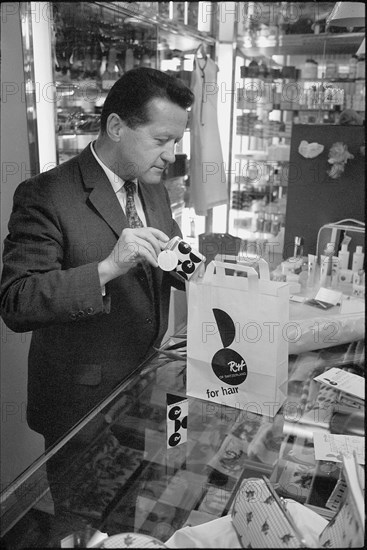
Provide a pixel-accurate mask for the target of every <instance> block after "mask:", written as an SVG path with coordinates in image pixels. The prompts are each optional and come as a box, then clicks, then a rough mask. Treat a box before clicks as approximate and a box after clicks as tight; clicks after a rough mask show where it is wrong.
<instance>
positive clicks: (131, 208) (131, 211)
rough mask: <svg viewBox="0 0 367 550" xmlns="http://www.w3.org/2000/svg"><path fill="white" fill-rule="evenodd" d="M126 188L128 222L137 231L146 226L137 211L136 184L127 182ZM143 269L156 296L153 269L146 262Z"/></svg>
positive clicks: (151, 290)
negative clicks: (138, 228)
mask: <svg viewBox="0 0 367 550" xmlns="http://www.w3.org/2000/svg"><path fill="white" fill-rule="evenodd" d="M124 188H125V191H126V217H127V221H128V222H129V226H130V227H131V228H132V229H135V228H137V227H144V224H143V222H142V221H141V219H140V218H139V215H138V213H137V211H136V206H135V198H134V196H135V190H136V186H135V183H134V182H133V181H129V180H128V181H125V183H124ZM141 267H142V268H143V269H144V272H145V275H146V277H147V280H148V285H149V289H150V292H151V293H152V296H154V283H153V275H152V268H151V266H150V265H149V264H148V262H146V261H143V262H142V264H141Z"/></svg>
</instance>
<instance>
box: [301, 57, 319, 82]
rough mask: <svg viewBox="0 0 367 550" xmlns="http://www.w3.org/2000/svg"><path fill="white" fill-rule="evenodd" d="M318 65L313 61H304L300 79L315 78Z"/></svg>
mask: <svg viewBox="0 0 367 550" xmlns="http://www.w3.org/2000/svg"><path fill="white" fill-rule="evenodd" d="M318 66H319V64H318V63H317V61H314V59H306V63H305V64H304V66H303V69H302V78H309V79H313V78H317V68H318Z"/></svg>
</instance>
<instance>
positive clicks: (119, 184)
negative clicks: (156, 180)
mask: <svg viewBox="0 0 367 550" xmlns="http://www.w3.org/2000/svg"><path fill="white" fill-rule="evenodd" d="M90 149H91V151H92V154H93V156H94V158H95V159H96V161H97V162H98V164H99V165H100V166H101V168H102V169H103V171H104V173H105V174H106V176H107V178H108V181H109V182H110V184H111V185H112V189H113V190H114V192H115V193H118V192H119V191H121V189H122V190H123V191H125V189H124V180H123V179H122V178H120V176H118V175H117V174H115V172H112V170H111V169H110V168H108V166H106V165H105V163H104V162H102V161H101V159H100V158H99V157H98V156H97V153H96V151H95V149H94V142H91V144H90ZM131 181H133V182H134V183H135V186H136V191H138V181H137V180H136V179H135V180H131Z"/></svg>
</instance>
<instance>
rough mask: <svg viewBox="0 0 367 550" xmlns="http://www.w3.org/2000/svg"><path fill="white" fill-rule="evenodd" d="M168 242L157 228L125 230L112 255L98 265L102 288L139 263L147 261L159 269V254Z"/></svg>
mask: <svg viewBox="0 0 367 550" xmlns="http://www.w3.org/2000/svg"><path fill="white" fill-rule="evenodd" d="M168 241H169V237H168V236H167V235H166V234H165V233H163V231H160V230H159V229H156V228H155V227H139V228H136V229H131V228H126V229H124V230H123V232H122V233H121V235H120V238H119V240H118V241H117V243H116V245H115V247H114V249H113V250H112V252H111V254H110V255H109V256H108V257H107V258H106V259H105V260H102V262H100V263H99V264H98V273H99V279H100V283H101V286H104V285H105V284H106V283H108V281H111V280H112V279H115V278H116V277H119V276H120V275H125V273H127V272H128V271H129V270H130V269H131V268H132V267H134V266H135V265H137V264H138V263H139V262H142V261H145V262H148V263H149V264H150V265H152V266H153V267H158V262H157V257H158V254H159V253H160V252H161V250H163V248H164V247H165V246H166V244H167V242H168Z"/></svg>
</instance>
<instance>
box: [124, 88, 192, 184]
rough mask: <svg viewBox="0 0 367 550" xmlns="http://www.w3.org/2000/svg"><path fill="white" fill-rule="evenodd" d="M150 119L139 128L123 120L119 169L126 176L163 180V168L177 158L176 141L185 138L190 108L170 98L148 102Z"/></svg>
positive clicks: (148, 180) (152, 181) (144, 181)
mask: <svg viewBox="0 0 367 550" xmlns="http://www.w3.org/2000/svg"><path fill="white" fill-rule="evenodd" d="M148 114H149V122H148V123H147V124H144V125H141V126H138V127H137V128H135V129H132V128H129V127H128V126H126V125H125V123H123V125H122V132H123V134H122V139H121V143H120V152H119V159H117V161H118V164H119V170H118V173H119V175H120V176H121V177H122V178H123V179H133V178H138V179H139V181H141V182H143V183H159V182H160V181H161V178H162V173H163V170H164V169H165V168H166V166H167V165H168V164H170V163H173V162H175V145H176V143H177V142H178V141H180V139H182V136H183V133H184V131H185V128H186V123H187V116H188V115H187V111H186V109H182V108H181V107H179V106H178V105H176V104H175V103H172V102H171V101H168V100H166V99H161V98H155V99H153V100H152V101H151V102H150V104H148Z"/></svg>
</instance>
